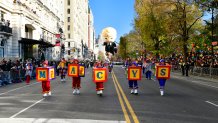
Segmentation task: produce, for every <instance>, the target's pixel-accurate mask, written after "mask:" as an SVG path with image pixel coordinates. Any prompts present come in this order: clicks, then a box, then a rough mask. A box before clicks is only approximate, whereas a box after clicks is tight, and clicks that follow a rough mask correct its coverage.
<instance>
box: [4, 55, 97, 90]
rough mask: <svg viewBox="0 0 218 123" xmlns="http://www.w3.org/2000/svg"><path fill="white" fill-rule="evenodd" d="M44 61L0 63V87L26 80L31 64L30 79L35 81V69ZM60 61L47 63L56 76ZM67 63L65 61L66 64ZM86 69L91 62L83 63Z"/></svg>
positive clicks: (5, 61) (9, 61)
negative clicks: (52, 68) (28, 66)
mask: <svg viewBox="0 0 218 123" xmlns="http://www.w3.org/2000/svg"><path fill="white" fill-rule="evenodd" d="M43 62H44V60H32V59H27V60H25V61H22V60H19V59H17V60H14V61H12V60H10V59H9V60H5V59H2V60H1V61H0V86H4V85H8V84H11V83H19V82H23V81H25V80H26V76H27V64H28V63H30V64H31V76H30V79H35V77H36V68H37V67H42V66H43ZM59 62H60V61H49V66H53V67H54V68H55V70H56V75H59V74H60V71H59V69H58V64H59ZM68 63H69V61H66V64H68ZM84 63H85V65H86V68H88V67H90V66H93V64H94V63H93V62H91V61H84Z"/></svg>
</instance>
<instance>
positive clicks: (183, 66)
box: [179, 60, 185, 76]
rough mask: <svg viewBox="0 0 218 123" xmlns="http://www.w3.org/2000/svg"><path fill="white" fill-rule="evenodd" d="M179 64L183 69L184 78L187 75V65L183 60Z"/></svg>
mask: <svg viewBox="0 0 218 123" xmlns="http://www.w3.org/2000/svg"><path fill="white" fill-rule="evenodd" d="M179 64H180V66H181V69H182V75H183V76H184V75H185V63H184V62H183V60H181V61H180V63H179Z"/></svg>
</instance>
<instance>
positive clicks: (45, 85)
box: [42, 60, 51, 97]
mask: <svg viewBox="0 0 218 123" xmlns="http://www.w3.org/2000/svg"><path fill="white" fill-rule="evenodd" d="M43 67H48V60H45V61H44V62H43ZM42 93H43V97H46V96H51V87H50V80H47V81H42Z"/></svg>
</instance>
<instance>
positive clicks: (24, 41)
mask: <svg viewBox="0 0 218 123" xmlns="http://www.w3.org/2000/svg"><path fill="white" fill-rule="evenodd" d="M19 43H21V44H31V45H34V44H39V45H41V46H43V47H54V45H53V44H51V43H50V42H47V41H43V40H34V39H29V38H21V40H19Z"/></svg>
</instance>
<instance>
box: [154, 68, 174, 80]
mask: <svg viewBox="0 0 218 123" xmlns="http://www.w3.org/2000/svg"><path fill="white" fill-rule="evenodd" d="M170 68H171V66H169V65H166V66H157V71H156V77H157V79H169V78H170Z"/></svg>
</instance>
